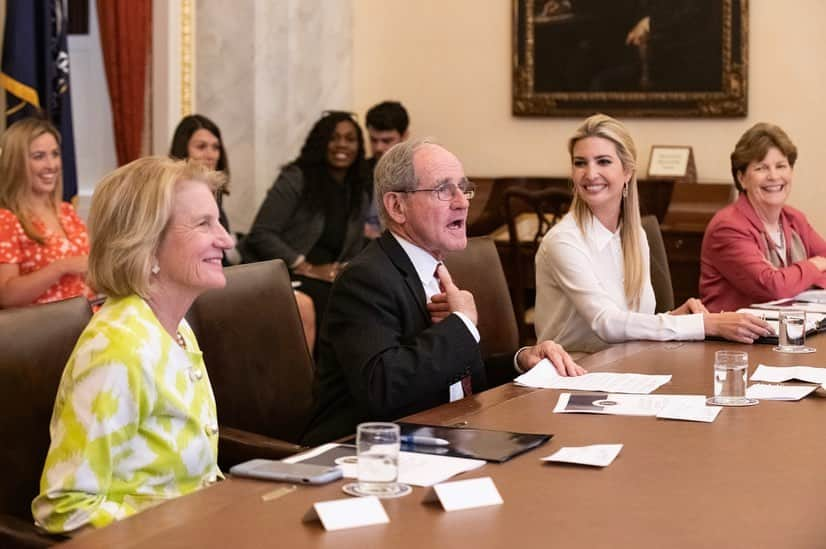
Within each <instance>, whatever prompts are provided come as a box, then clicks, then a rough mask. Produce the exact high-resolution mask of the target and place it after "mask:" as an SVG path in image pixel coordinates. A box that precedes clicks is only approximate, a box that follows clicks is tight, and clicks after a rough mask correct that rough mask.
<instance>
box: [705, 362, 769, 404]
mask: <svg viewBox="0 0 826 549" xmlns="http://www.w3.org/2000/svg"><path fill="white" fill-rule="evenodd" d="M748 380H749V354H748V353H746V352H743V351H717V352H716V353H714V396H713V397H711V398H709V399H708V400H706V403H708V404H712V405H714V406H752V405H754V404H757V402H758V401H757V399H754V398H746V385H748Z"/></svg>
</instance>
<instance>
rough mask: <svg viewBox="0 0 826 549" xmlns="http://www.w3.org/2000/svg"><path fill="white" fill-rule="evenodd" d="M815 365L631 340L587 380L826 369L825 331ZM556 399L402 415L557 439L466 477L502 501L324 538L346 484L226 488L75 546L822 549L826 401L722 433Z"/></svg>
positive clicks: (754, 410)
mask: <svg viewBox="0 0 826 549" xmlns="http://www.w3.org/2000/svg"><path fill="white" fill-rule="evenodd" d="M810 343H812V344H813V345H815V346H818V347H821V350H820V351H819V352H817V353H814V354H809V355H784V354H779V353H774V352H772V350H771V347H770V346H767V345H755V346H746V345H736V344H727V343H721V342H704V343H650V342H641V343H629V344H625V345H618V346H615V347H613V348H611V349H609V350H607V351H603V352H602V353H597V354H595V355H592V356H590V357H587V358H586V359H584V360H582V361H581V363H582V364H584V365H585V366H586V367H588V368H589V369H590V370H592V371H626V372H637V373H670V374H673V376H674V377H673V380H672V382H671V383H669V384H667V385H665V386H663V387H662V388H660V389H659V390H658V391H657V392H658V393H674V394H706V395H707V394H710V393H711V392H712V364H713V358H714V351H716V350H718V349H721V348H731V349H742V350H747V351H748V352H749V366H750V367H749V375H751V373H752V372H753V371H754V368H756V366H757V364H758V363H760V362H762V363H764V364H769V365H798V364H799V365H811V366H826V336H818V337H816V338H812V339H811V340H810ZM558 394H559V391H555V390H534V389H527V388H520V387H516V386H514V385H513V384H509V385H504V386H501V387H498V388H496V389H493V390H490V391H487V392H485V393H481V394H478V395H474V396H473V397H471V398H469V399H464V400H462V401H458V402H455V403H452V404H448V405H444V406H440V407H438V408H434V409H432V410H428V411H426V412H422V413H419V414H416V415H414V416H411V417H410V418H408V419H409V420H412V421H418V422H421V423H435V424H441V425H452V424H455V423H457V422H461V421H467V422H468V425H469V426H471V427H479V428H488V429H505V430H513V431H524V432H537V433H553V434H554V435H555V436H554V438H553V439H552V440H551V441H550V442H548V443H547V444H545V445H543V446H541V447H539V448H538V449H535V450H533V451H531V452H528V453H526V454H523V455H521V456H519V457H517V458H515V459H512V460H511V461H509V462H507V463H504V464H488V465H486V466H485V467H482V468H481V469H477V470H476V471H473V472H471V473H467V474H465V475H463V476H461V477H459V478H471V477H483V476H490V477H492V478H493V480H494V482H495V483H496V486H497V488H498V489H499V492H500V493H501V495H502V498H503V499H504V505H499V506H494V507H484V508H479V509H471V510H465V511H455V512H451V513H446V512H444V511H442V510H441V508H439V507H436V506H434V505H432V504H422V503H421V500H422V497H423V494H424V489H423V488H414V490H413V494H412V495H410V496H407V497H404V498H401V499H396V500H385V501H384V506H385V509H386V510H387V514H388V515H389V517H390V523H389V524H383V525H378V526H368V527H364V528H356V529H352V530H342V531H335V532H325V531H324V530H323V528H322V527H321V524H320V523H318V522H314V523H302V521H301V518H302V516H303V515H304V513H305V512H306V511H307V510H308V509H309V508H310V507H311V505H312V504H313V503H314V502H317V501H325V500H331V499H338V498H344V497H347V496H345V495H344V494H343V493H342V492H341V485H342V484H343V482H344V481H339V482H336V483H332V484H329V485H326V486H321V487H299V488H298V489H297V490H295V491H294V492H292V493H289V494H287V495H286V496H283V497H281V498H278V499H275V500H272V501H266V502H265V501H262V498H261V496H262V494H265V493H267V492H271V491H272V490H273V489H274V487H275V486H276V485H274V484H270V483H266V482H259V481H254V480H245V479H237V478H234V479H229V480H227V481H224V482H221V483H218V484H217V485H215V486H213V487H210V488H208V489H205V490H202V491H200V492H197V493H195V494H192V495H189V496H186V497H183V498H179V499H177V500H174V501H171V502H168V503H164V504H162V505H160V506H158V507H155V508H153V509H150V510H148V511H145V512H144V513H141V514H139V515H136V516H134V517H131V518H129V519H126V520H123V521H121V522H119V523H117V524H114V525H112V526H109V527H107V528H104V529H102V530H99V531H94V532H90V533H88V534H85V535H83V536H79V537H77V538H75V539H74V540H71V541H69V542H67V543H65V544H64V545H63V546H65V547H66V548H70V547H74V548H110V547H118V548H132V547H151V548H154V549H161V548H168V547H222V548H223V547H227V548H232V549H243V548H253V547H290V548H292V547H301V548H304V547H318V548H326V547H329V548H336V549H341V548H349V547H353V548H358V549H367V548H374V547H392V548H404V547H428V548H437V547H445V548H451V549H455V548H456V547H472V548H488V547H490V548H502V547H509V546H510V547H543V548H544V547H582V548H586V547H587V548H595V547H635V548H639V547H644V548H649V547H651V548H654V547H656V548H664V547H727V548H736V547H783V548H786V549H790V548H806V549H810V548H816V547H826V519H824V510H826V436H824V435H826V398H823V397H820V396H818V395H816V394H815V395H810V396H809V397H807V398H805V399H804V400H802V401H800V402H772V401H763V402H761V403H760V404H759V405H757V406H753V407H749V408H726V409H723V410H722V411H721V412H720V415H719V416H718V417H717V420H716V421H715V422H714V423H711V424H706V423H694V422H684V421H669V420H659V419H656V418H653V417H620V416H605V415H588V414H553V413H552V412H551V411H552V409H553V406H554V404H555V403H556V401H557V398H558ZM600 443H623V444H624V447H623V449H622V451H621V452H620V454H619V456H618V457H617V459H616V460H615V461H614V463H613V464H611V465H610V466H608V467H606V468H604V469H600V468H591V467H583V466H576V465H559V464H553V465H550V464H543V463H542V462H540V461H539V458H540V457H543V456H547V455H549V454H551V453H553V452H554V451H556V450H557V449H558V448H560V447H562V446H584V445H588V444H600Z"/></svg>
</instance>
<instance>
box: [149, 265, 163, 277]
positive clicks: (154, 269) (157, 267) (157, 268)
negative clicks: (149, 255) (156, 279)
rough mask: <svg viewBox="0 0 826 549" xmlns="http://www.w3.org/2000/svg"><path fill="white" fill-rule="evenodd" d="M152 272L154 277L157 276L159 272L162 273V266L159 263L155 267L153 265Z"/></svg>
mask: <svg viewBox="0 0 826 549" xmlns="http://www.w3.org/2000/svg"><path fill="white" fill-rule="evenodd" d="M151 271H152V274H153V275H156V274H158V273H159V272H161V266H160V265H158V264H157V263H155V264H154V265H152V269H151Z"/></svg>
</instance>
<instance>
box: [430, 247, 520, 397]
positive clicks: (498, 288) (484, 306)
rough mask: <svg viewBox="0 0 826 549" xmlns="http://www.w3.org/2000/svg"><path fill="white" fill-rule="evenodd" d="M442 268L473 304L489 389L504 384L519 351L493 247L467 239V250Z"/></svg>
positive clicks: (510, 303) (449, 258)
mask: <svg viewBox="0 0 826 549" xmlns="http://www.w3.org/2000/svg"><path fill="white" fill-rule="evenodd" d="M445 266H446V267H447V268H448V270H449V271H450V274H451V277H452V278H453V281H454V282H455V283H456V285H457V286H458V287H459V288H461V289H463V290H468V291H469V292H470V293H472V294H473V298H474V301H475V302H476V312H477V313H478V315H479V324H478V328H479V335H480V337H481V339H480V347H481V354H482V359H483V360H484V361H485V362H486V363H487V365H488V382H489V385H491V386H494V385H498V384H500V383H504V382H505V381H508V380H509V379H510V378H512V377H513V375H514V373H515V370H514V369H513V366H512V362H511V359H512V357H513V353H514V351H516V349H517V348H518V347H519V330H518V329H517V325H516V316H515V314H514V311H513V304H512V302H511V297H510V292H509V290H508V283H507V280H505V272H504V271H503V270H502V263H501V261H500V260H499V252H498V251H497V250H496V245H495V244H494V242H493V240H492V239H491V238H490V237H476V238H469V239H468V244H467V248H465V249H464V250H463V251H461V252H454V253H452V254H449V255H448V256H447V257H446V258H445ZM491 357H501V360H491ZM494 363H495V368H494V369H492V368H491V366H492V364H494Z"/></svg>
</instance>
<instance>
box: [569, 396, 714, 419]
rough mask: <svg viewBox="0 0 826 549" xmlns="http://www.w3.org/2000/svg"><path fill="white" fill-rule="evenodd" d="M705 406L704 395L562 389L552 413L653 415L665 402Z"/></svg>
mask: <svg viewBox="0 0 826 549" xmlns="http://www.w3.org/2000/svg"><path fill="white" fill-rule="evenodd" d="M670 402H678V403H682V404H683V405H684V406H694V407H702V406H705V402H706V397H705V396H703V395H616V394H608V393H574V394H572V393H562V394H561V395H559V400H558V401H557V403H556V407H554V413H555V414H564V413H574V414H609V415H615V416H656V415H657V414H658V413H659V412H660V410H662V409H663V407H665V405H666V404H667V403H670Z"/></svg>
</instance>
